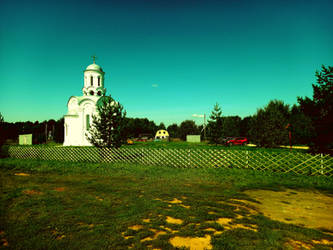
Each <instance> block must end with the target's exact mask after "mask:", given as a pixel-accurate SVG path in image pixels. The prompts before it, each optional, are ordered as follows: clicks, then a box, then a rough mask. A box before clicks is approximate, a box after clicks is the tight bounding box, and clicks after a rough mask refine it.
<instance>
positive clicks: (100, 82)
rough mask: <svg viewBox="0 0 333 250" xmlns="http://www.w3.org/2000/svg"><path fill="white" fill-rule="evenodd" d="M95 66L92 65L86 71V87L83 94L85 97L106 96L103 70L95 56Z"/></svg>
mask: <svg viewBox="0 0 333 250" xmlns="http://www.w3.org/2000/svg"><path fill="white" fill-rule="evenodd" d="M92 58H93V64H90V65H89V66H88V67H87V68H86V70H85V71H84V86H83V88H82V92H83V95H84V96H97V97H98V96H104V95H105V92H106V89H105V88H104V74H105V72H104V71H103V69H102V68H101V67H100V66H99V65H97V64H96V63H95V59H96V57H95V56H92Z"/></svg>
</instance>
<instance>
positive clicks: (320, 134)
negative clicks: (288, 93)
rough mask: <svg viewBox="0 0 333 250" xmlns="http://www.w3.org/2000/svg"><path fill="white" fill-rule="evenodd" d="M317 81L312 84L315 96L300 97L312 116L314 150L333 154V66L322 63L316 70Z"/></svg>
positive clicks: (305, 112)
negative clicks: (314, 133) (318, 69)
mask: <svg viewBox="0 0 333 250" xmlns="http://www.w3.org/2000/svg"><path fill="white" fill-rule="evenodd" d="M316 78H317V83H316V84H312V88H313V96H312V99H310V98H309V97H305V98H301V97H298V103H299V104H300V106H301V110H302V111H303V112H304V114H305V115H307V116H308V117H310V118H311V120H312V124H313V126H314V128H315V132H316V136H315V137H314V140H313V147H312V150H313V151H316V152H326V153H331V154H332V148H333V129H332V128H333V67H332V66H328V67H325V66H324V65H322V68H321V71H317V72H316Z"/></svg>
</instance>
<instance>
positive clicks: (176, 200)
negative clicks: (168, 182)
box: [169, 198, 182, 204]
mask: <svg viewBox="0 0 333 250" xmlns="http://www.w3.org/2000/svg"><path fill="white" fill-rule="evenodd" d="M169 203H171V204H179V203H182V201H181V200H178V199H177V198H174V199H173V200H172V201H169Z"/></svg>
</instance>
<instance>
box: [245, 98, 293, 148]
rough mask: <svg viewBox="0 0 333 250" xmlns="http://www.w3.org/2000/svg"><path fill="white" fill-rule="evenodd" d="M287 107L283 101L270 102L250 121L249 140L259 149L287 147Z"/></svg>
mask: <svg viewBox="0 0 333 250" xmlns="http://www.w3.org/2000/svg"><path fill="white" fill-rule="evenodd" d="M289 116H290V111H289V106H288V105H285V104H284V103H283V101H278V100H274V101H270V102H269V103H268V105H267V106H266V107H264V108H260V109H258V110H257V113H256V114H255V115H254V116H253V117H252V119H251V129H250V136H251V140H252V141H253V142H254V143H255V144H257V145H258V146H261V147H278V146H280V145H288V130H287V128H286V126H287V125H288V124H289Z"/></svg>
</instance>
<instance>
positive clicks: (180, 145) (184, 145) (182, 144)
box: [122, 141, 307, 152]
mask: <svg viewBox="0 0 333 250" xmlns="http://www.w3.org/2000/svg"><path fill="white" fill-rule="evenodd" d="M122 147H148V148H172V149H223V150H249V151H266V152H285V151H287V152H289V151H290V149H289V148H288V147H287V148H259V147H251V146H231V147H226V146H224V145H215V144H210V143H208V142H200V143H193V142H186V141H174V142H163V141H156V142H155V141H151V142H134V144H133V145H122ZM292 151H294V152H307V150H306V149H299V148H293V149H292Z"/></svg>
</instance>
